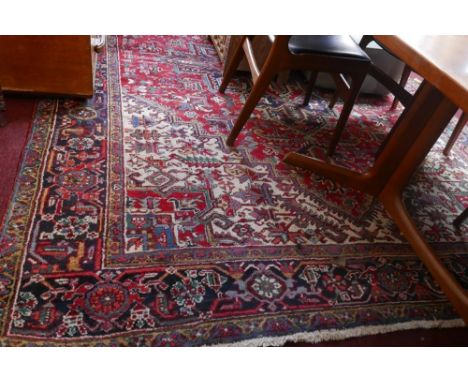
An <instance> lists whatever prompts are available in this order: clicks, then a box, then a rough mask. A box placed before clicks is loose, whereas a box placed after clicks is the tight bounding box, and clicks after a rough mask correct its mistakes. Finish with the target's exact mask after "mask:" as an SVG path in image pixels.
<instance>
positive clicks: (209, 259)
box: [0, 36, 468, 346]
mask: <svg viewBox="0 0 468 382" xmlns="http://www.w3.org/2000/svg"><path fill="white" fill-rule="evenodd" d="M221 78H222V72H221V66H220V63H219V60H218V57H217V55H216V52H215V50H214V47H213V46H212V45H211V43H210V42H209V41H208V40H207V38H206V37H203V36H164V37H159V36H119V37H114V36H111V37H109V38H108V39H107V46H106V49H105V51H104V52H102V53H101V54H100V55H99V58H98V62H97V67H96V89H95V95H94V97H93V98H92V99H90V100H87V101H80V100H70V99H58V100H41V101H40V102H39V103H38V105H37V111H36V115H35V117H34V121H33V130H32V132H31V138H30V141H29V143H28V146H27V148H26V152H25V154H24V160H23V164H22V167H21V170H20V174H19V175H18V179H17V185H16V188H15V193H14V195H13V196H12V203H11V206H10V210H9V212H8V214H7V216H6V217H5V220H4V224H3V226H2V231H1V237H0V343H1V344H13V345H28V344H48V345H53V344H59V345H63V344H74V345H97V344H99V345H153V346H160V345H205V344H219V343H233V342H237V341H244V340H253V341H256V340H258V339H261V338H264V337H275V338H283V337H284V336H294V335H299V334H300V333H309V334H308V335H310V336H311V337H310V338H313V336H314V335H316V334H317V333H318V335H320V336H321V337H320V338H326V333H327V331H332V332H333V333H352V330H354V329H356V328H358V329H359V332H361V333H365V332H366V330H367V328H373V327H374V328H375V327H379V328H381V329H380V330H382V331H389V330H395V329H396V328H400V327H429V326H453V325H461V321H460V320H459V319H458V316H457V314H456V313H455V312H454V310H453V308H452V306H451V305H450V303H448V301H447V299H446V297H445V295H444V294H443V293H442V292H441V291H440V288H439V287H438V285H437V284H436V283H435V282H434V280H433V278H432V277H431V275H430V274H429V273H428V271H427V269H426V268H425V267H424V266H423V264H422V263H421V262H420V260H419V259H418V258H417V257H416V256H415V255H414V253H413V251H412V250H411V248H410V247H409V245H408V244H407V242H406V240H405V239H404V238H403V237H402V235H401V234H400V232H399V231H398V229H397V228H396V226H395V225H394V224H393V222H392V220H391V219H390V218H389V217H388V216H387V214H386V213H385V211H384V209H383V207H382V205H381V204H380V202H379V201H377V200H374V199H372V198H371V197H369V196H367V195H365V194H363V193H360V192H358V191H354V190H352V189H348V188H346V187H343V186H340V185H338V184H335V183H333V182H331V181H330V180H328V179H325V178H322V177H320V176H318V175H315V174H312V173H309V172H307V171H303V170H300V169H296V168H292V167H289V166H287V165H285V164H284V162H282V158H283V157H284V155H285V154H286V153H288V152H290V151H301V152H307V153H309V154H311V155H313V156H315V157H323V155H324V152H325V150H326V147H327V145H328V142H329V139H330V137H331V134H332V132H333V127H334V125H335V124H336V119H337V115H338V114H337V113H335V112H334V111H331V110H329V109H328V108H327V106H326V104H327V101H326V100H325V98H324V97H327V95H325V94H323V93H318V92H317V93H314V98H313V101H312V103H311V105H310V106H307V107H302V106H300V104H301V99H302V97H303V95H304V90H303V83H304V82H303V80H302V78H301V74H300V73H292V75H291V79H290V81H289V82H288V83H287V84H286V85H278V84H273V85H272V86H271V87H270V89H269V91H268V92H267V94H266V95H265V97H263V98H262V100H261V101H260V103H259V105H258V107H257V108H256V109H255V111H254V113H253V114H252V117H251V118H250V119H249V121H248V122H247V124H246V126H245V129H244V130H243V131H242V133H241V134H240V136H239V138H238V142H237V146H236V148H234V149H231V148H228V147H227V146H226V145H225V137H226V136H227V134H228V132H229V130H230V129H231V128H232V126H233V123H234V121H235V119H236V118H237V115H238V113H239V110H240V109H241V107H242V105H243V103H244V102H245V97H246V94H247V92H248V88H249V86H250V85H249V81H248V80H247V78H248V77H242V76H239V77H236V80H235V81H233V84H232V86H230V88H229V89H228V91H227V93H226V95H221V94H219V93H218V91H217V89H218V86H219V83H220V81H221ZM410 82H411V83H410V86H415V84H416V82H415V80H414V78H413V79H412V80H411V81H410ZM390 101H391V99H390V98H384V99H373V98H371V97H361V98H360V99H359V103H358V104H357V105H356V107H355V108H354V109H353V113H352V115H351V117H350V120H349V123H348V125H347V127H346V129H345V131H344V134H343V137H342V140H341V141H340V143H339V145H338V149H337V152H336V154H335V156H334V158H333V160H334V161H336V162H337V163H340V164H341V165H343V166H346V167H348V168H351V169H353V170H356V171H362V170H363V169H364V168H366V166H367V165H368V164H369V163H370V162H371V161H372V160H373V156H374V154H375V152H376V150H377V148H378V146H379V143H380V142H381V141H382V139H384V137H385V135H386V133H387V132H388V131H389V129H390V127H391V125H392V123H393V122H395V120H396V119H397V117H398V114H399V111H392V112H390V111H388V107H389V103H390ZM340 107H341V104H339V105H337V109H339V108H340ZM338 111H339V110H338ZM400 111H401V110H400ZM452 127H453V123H452V124H451V128H452ZM448 130H449V131H447V132H446V133H445V134H444V135H443V137H442V138H441V140H440V142H437V144H436V145H435V147H434V148H433V150H432V151H431V153H430V154H429V156H428V157H427V158H426V160H425V162H424V163H423V165H422V166H421V168H420V170H419V171H418V172H417V173H416V174H415V176H414V177H413V180H412V182H411V184H410V185H409V187H408V188H407V189H406V190H405V195H404V197H405V200H406V205H407V207H408V209H409V211H410V213H411V215H412V216H413V217H414V219H415V221H416V224H417V225H418V228H419V229H420V230H421V231H422V232H423V234H424V236H425V237H426V238H427V239H428V240H429V241H430V242H431V245H432V246H433V248H434V249H435V250H436V252H437V253H438V255H439V256H440V258H441V260H442V261H443V262H444V263H445V264H446V265H447V267H448V268H449V269H450V270H451V271H452V272H453V274H454V276H455V277H456V278H457V279H458V280H459V281H460V282H461V283H462V284H463V285H465V286H468V256H467V243H466V238H465V237H462V236H461V235H460V233H457V232H456V231H455V230H454V229H453V227H452V224H451V221H452V220H453V218H454V217H455V216H456V215H457V214H458V213H459V212H460V211H461V210H462V209H463V208H464V207H465V206H466V205H465V204H466V201H467V200H468V193H467V189H468V183H467V182H466V179H467V172H468V169H467V168H466V165H465V164H464V163H466V160H467V157H468V152H467V151H466V147H468V145H466V144H464V143H466V142H467V135H466V134H465V135H463V136H461V137H460V139H459V141H458V143H457V145H456V146H455V147H454V149H453V151H452V154H451V156H450V157H445V156H443V154H442V148H443V146H444V143H445V140H446V139H447V137H448V135H449V134H450V129H448ZM401 325H403V326H401ZM405 325H406V326H405ZM350 330H351V332H350ZM324 333H325V334H324ZM342 335H343V336H345V335H348V336H349V335H352V334H342ZM315 338H317V337H315Z"/></svg>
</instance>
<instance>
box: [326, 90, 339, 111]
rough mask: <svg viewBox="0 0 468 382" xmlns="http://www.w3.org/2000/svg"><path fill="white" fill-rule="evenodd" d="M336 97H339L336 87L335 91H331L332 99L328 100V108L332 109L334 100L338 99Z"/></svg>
mask: <svg viewBox="0 0 468 382" xmlns="http://www.w3.org/2000/svg"><path fill="white" fill-rule="evenodd" d="M338 97H339V94H338V89H336V90H335V92H334V93H333V96H332V99H331V100H330V103H329V104H328V107H329V108H330V109H333V108H334V107H335V104H336V101H338Z"/></svg>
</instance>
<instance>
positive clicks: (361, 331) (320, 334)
mask: <svg viewBox="0 0 468 382" xmlns="http://www.w3.org/2000/svg"><path fill="white" fill-rule="evenodd" d="M464 325H465V324H464V322H463V320H462V319H461V318H459V319H453V320H444V321H428V320H424V321H422V320H421V321H412V322H401V323H398V324H393V325H374V326H360V327H358V328H352V329H343V330H336V329H331V330H318V331H316V332H301V333H295V334H290V335H286V336H278V337H260V338H253V339H250V340H244V341H239V342H233V343H228V344H217V345H213V346H239V347H245V346H282V345H284V344H285V343H286V342H309V343H313V344H316V343H319V342H324V341H338V340H344V339H348V338H353V337H361V336H368V335H373V334H384V333H390V332H395V331H398V330H410V329H434V328H457V327H463V326H464Z"/></svg>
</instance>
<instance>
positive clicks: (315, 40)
mask: <svg viewBox="0 0 468 382" xmlns="http://www.w3.org/2000/svg"><path fill="white" fill-rule="evenodd" d="M289 50H290V52H291V53H292V54H323V55H329V56H338V57H349V58H351V59H356V60H363V61H370V59H369V56H368V55H367V54H366V53H365V52H364V51H363V50H362V49H361V48H360V47H359V45H358V44H356V43H355V42H354V40H353V39H352V38H351V37H350V36H292V37H291V39H290V40H289Z"/></svg>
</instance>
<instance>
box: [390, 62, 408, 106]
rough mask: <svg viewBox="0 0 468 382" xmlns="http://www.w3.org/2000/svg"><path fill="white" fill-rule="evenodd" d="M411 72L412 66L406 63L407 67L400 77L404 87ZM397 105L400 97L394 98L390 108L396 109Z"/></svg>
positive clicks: (401, 84)
mask: <svg viewBox="0 0 468 382" xmlns="http://www.w3.org/2000/svg"><path fill="white" fill-rule="evenodd" d="M410 74H411V68H410V67H409V66H408V65H405V67H404V68H403V73H402V74H401V78H400V86H401V87H403V88H404V87H405V86H406V83H407V82H408V78H409V76H410ZM397 106H398V98H397V97H395V98H394V99H393V102H392V106H390V110H395V109H396V107H397Z"/></svg>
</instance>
